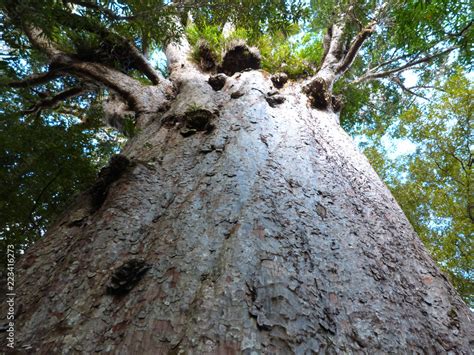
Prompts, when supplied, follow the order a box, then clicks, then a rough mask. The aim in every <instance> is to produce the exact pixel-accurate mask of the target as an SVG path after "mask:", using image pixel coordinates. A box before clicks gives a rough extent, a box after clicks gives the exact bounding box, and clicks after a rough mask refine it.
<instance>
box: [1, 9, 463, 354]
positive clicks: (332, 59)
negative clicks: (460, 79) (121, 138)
mask: <svg viewBox="0 0 474 355" xmlns="http://www.w3.org/2000/svg"><path fill="white" fill-rule="evenodd" d="M419 4H420V5H419ZM235 5H237V4H236V3H235V2H227V1H216V2H208V3H205V4H203V3H200V2H194V1H175V2H172V3H168V2H161V1H151V2H143V1H114V2H105V1H104V2H102V1H90V2H89V1H87V2H85V1H53V0H51V1H45V2H42V3H40V4H38V3H37V2H34V1H9V0H4V1H2V2H1V9H2V15H3V20H4V21H3V23H2V26H3V28H2V36H3V39H4V42H5V47H6V48H7V49H9V50H11V51H12V53H11V57H10V58H6V60H5V64H4V65H3V66H4V67H5V68H6V72H7V74H8V75H7V77H6V78H4V80H3V83H4V84H5V86H6V87H8V88H10V89H12V90H20V91H12V95H13V97H16V96H18V95H19V96H20V97H27V95H30V94H31V92H33V93H36V94H37V97H38V101H37V102H35V103H32V104H31V105H29V106H27V107H25V108H24V114H35V115H36V116H32V117H33V118H32V119H33V121H34V120H37V121H39V120H40V119H41V117H42V116H41V115H42V113H43V112H46V110H51V109H53V110H58V109H60V110H61V109H62V110H63V112H67V114H69V115H72V116H77V117H78V118H79V119H80V121H81V122H82V124H84V125H87V124H90V121H89V120H88V119H87V115H86V117H82V116H83V115H84V112H85V111H86V109H84V110H83V109H82V108H84V107H85V106H89V107H90V109H92V110H93V112H96V114H92V116H93V117H95V118H101V119H102V120H103V122H104V123H107V124H109V125H111V126H113V127H116V128H117V129H119V130H120V131H122V133H124V134H125V135H127V136H128V137H130V139H129V141H128V143H127V145H126V146H125V147H124V148H123V151H122V154H121V155H117V156H114V157H113V158H112V159H111V161H110V163H109V165H108V166H107V167H106V168H104V169H102V170H101V172H100V174H99V177H98V179H97V180H96V182H95V183H94V184H93V185H92V186H91V187H90V188H89V189H88V190H87V191H86V192H84V193H83V194H81V195H80V196H78V198H77V199H76V201H75V203H74V204H72V205H71V206H70V207H69V208H67V209H66V211H65V212H64V214H63V215H62V216H60V218H58V220H57V222H56V223H55V224H54V226H52V227H51V228H50V229H49V233H48V236H46V237H45V238H43V239H41V240H40V241H38V242H37V243H36V244H35V245H34V246H33V247H32V248H30V249H29V250H28V252H27V253H26V255H25V256H24V257H22V258H21V260H20V262H19V264H18V270H19V276H18V280H19V282H18V284H19V285H18V293H17V294H18V298H21V302H22V305H23V308H22V309H19V310H18V311H17V319H18V326H19V327H21V332H20V333H19V334H18V342H19V343H20V344H21V346H22V347H23V348H24V349H26V350H27V351H29V350H32V351H40V352H45V353H46V352H57V351H65V352H68V351H73V350H74V351H79V352H92V351H96V352H102V351H116V352H120V351H128V352H143V351H149V352H150V353H151V352H153V353H156V352H158V353H160V352H169V351H184V350H190V351H195V352H199V353H202V352H224V351H226V352H232V351H247V350H248V351H263V352H265V351H268V352H276V351H283V352H292V351H293V352H305V351H309V350H313V351H318V350H319V351H321V352H324V351H336V352H337V351H363V350H362V349H364V348H368V349H377V350H380V351H386V352H400V351H402V350H403V351H407V350H409V351H420V349H423V350H424V351H431V352H443V351H444V352H447V351H450V350H453V349H455V350H456V351H459V352H461V353H462V352H465V353H467V351H468V347H469V341H470V339H471V338H472V330H471V329H472V327H470V323H471V320H470V317H471V315H470V313H469V310H468V308H467V306H466V305H465V304H464V303H462V301H461V300H460V299H459V298H458V296H457V295H456V294H455V292H454V291H453V289H452V287H451V285H450V284H449V283H448V282H447V280H446V279H445V278H444V276H443V275H442V274H441V273H440V272H439V271H438V270H437V269H436V267H435V266H434V264H433V263H432V261H431V259H430V258H429V257H428V255H427V254H426V253H425V251H424V249H423V248H422V246H421V244H420V242H419V240H418V239H417V237H416V235H415V234H414V233H413V231H412V230H411V227H410V226H409V224H408V222H407V221H406V219H405V217H404V215H403V213H402V212H401V210H400V209H399V208H398V206H397V204H396V203H395V201H394V200H393V198H392V197H391V195H390V193H388V191H387V190H386V188H385V187H384V186H383V184H382V183H381V182H380V181H379V180H378V178H377V176H376V174H375V173H374V172H373V170H372V169H371V168H370V166H369V165H368V163H367V162H366V160H365V159H364V158H363V157H362V156H361V155H360V154H359V153H358V152H357V151H356V150H355V149H353V147H352V145H351V143H350V140H349V139H348V137H347V136H346V135H345V134H344V132H343V131H342V130H341V129H340V128H339V126H338V125H337V124H336V122H339V121H341V122H342V124H343V126H344V127H346V128H348V129H350V128H357V125H358V124H360V123H361V122H360V119H359V120H356V119H354V117H357V116H360V115H358V114H356V113H357V112H360V110H364V111H366V112H368V114H367V115H365V116H362V117H364V118H366V119H367V120H368V121H367V122H364V123H365V124H368V125H372V126H373V128H374V130H375V129H377V130H378V131H379V132H380V131H381V130H382V129H383V128H384V127H387V126H389V125H390V123H391V122H390V121H387V122H384V119H383V117H384V116H385V117H387V114H385V115H380V114H379V112H376V111H374V110H370V109H367V107H368V106H369V105H370V103H371V102H374V100H375V99H378V100H380V101H381V102H384V101H386V100H387V97H390V98H394V99H395V100H394V102H393V103H392V104H391V105H385V104H384V106H385V107H384V108H388V109H390V110H399V109H400V103H401V102H402V101H401V100H402V99H403V97H402V96H401V95H402V93H401V92H400V90H401V91H402V92H406V93H410V94H417V93H416V92H415V89H416V88H407V87H406V86H405V84H404V82H403V77H402V76H400V75H401V73H402V72H403V71H404V70H407V69H411V70H415V71H419V73H420V74H419V77H420V80H421V84H424V83H425V81H428V80H429V79H430V74H426V73H429V71H427V69H434V68H439V67H443V66H444V65H446V64H447V63H448V62H446V58H448V57H449V56H454V57H456V58H457V60H458V61H459V62H460V63H463V62H467V61H468V60H469V51H468V50H469V48H468V46H467V43H469V42H468V41H469V36H470V35H471V23H470V22H469V21H470V20H469V19H470V17H469V16H468V15H469V10H470V9H469V7H468V4H464V3H461V2H450V1H439V2H430V3H423V2H422V3H410V2H408V3H407V2H403V3H401V2H397V1H386V2H379V1H369V2H362V1H361V2H345V1H341V2H339V1H338V2H329V3H326V2H325V3H320V2H313V3H312V6H311V8H305V6H304V4H303V3H301V2H299V1H291V2H285V1H261V2H254V1H249V2H246V1H242V2H240V3H239V4H238V5H239V6H235ZM38 13H40V14H42V15H44V16H37V14H38ZM249 14H252V16H249ZM407 15H410V16H409V18H410V19H411V20H412V21H410V22H407V21H408V17H407ZM188 18H192V19H194V25H192V26H191V28H188V30H187V35H188V38H189V40H190V42H191V44H192V45H193V46H194V48H193V49H192V50H191V48H190V47H189V43H188V40H187V39H186V37H185V36H184V28H185V27H184V25H185V23H186V21H187V19H188ZM305 19H308V20H310V22H309V23H308V22H306V23H305V24H304V26H306V27H303V29H304V30H305V31H307V32H309V36H305V37H298V29H297V25H298V24H300V25H301V23H299V22H298V21H304V20H305ZM232 28H234V29H235V30H234V31H232ZM242 28H245V31H243V30H242ZM226 29H230V31H226ZM221 33H222V34H221ZM295 36H296V37H295ZM269 38H272V39H277V40H278V41H277V42H278V43H279V44H280V45H279V46H277V48H270V47H269V46H268V43H269ZM252 45H254V46H260V47H261V48H262V53H261V54H259V53H258V50H257V49H256V48H253V47H251V46H252ZM265 46H266V47H265ZM160 49H162V50H164V53H165V54H166V57H167V61H168V67H167V73H163V72H161V70H159V69H157V68H156V67H154V66H153V65H152V64H150V62H149V60H148V59H149V55H150V53H151V52H152V51H154V50H155V51H156V50H160ZM281 53H284V54H281ZM272 56H275V57H276V58H277V59H278V60H276V61H274V60H272ZM285 57H287V58H288V59H289V62H290V63H287V62H286V61H287V60H288V59H283V58H285ZM192 58H194V60H195V61H196V62H192V61H191V59H192ZM21 63H25V64H26V68H27V69H28V70H30V71H32V73H29V74H28V75H26V73H24V72H21V71H20V70H19V69H20V65H19V64H21ZM262 63H263V65H264V68H266V69H268V70H273V71H280V72H286V73H284V74H282V73H279V74H278V75H275V76H272V77H269V76H268V75H267V73H265V72H261V71H256V70H255V69H259V68H260V66H261V65H262ZM294 64H297V65H294ZM289 68H290V69H289ZM247 69H251V70H250V71H248V72H247V71H246V70H247ZM218 72H219V73H220V74H219V75H212V74H215V73H218ZM222 73H224V74H225V75H224V74H222ZM275 74H276V73H275ZM288 76H289V77H290V78H292V79H294V80H293V81H291V82H290V83H288V84H286V85H285V83H286V80H287V78H288ZM376 80H377V82H376ZM379 80H382V81H381V82H378V81H379ZM359 87H362V89H359ZM277 89H280V91H278V90H277ZM21 90H26V91H25V93H24V94H22V91H21ZM29 90H31V92H30V91H29ZM9 92H10V91H9ZM302 92H304V94H305V95H307V97H308V98H309V101H308V100H307V99H306V96H304V95H303V94H302ZM344 97H345V98H346V99H345V100H344ZM347 100H348V102H346V103H345V104H344V101H347ZM88 102H89V103H90V104H89V105H87V103H88ZM63 103H64V104H63ZM74 103H75V104H76V105H75V106H74ZM78 103H79V105H82V106H79V110H78V106H77V105H78ZM386 106H388V107H386ZM64 110H65V111H64ZM341 110H343V111H342V113H341ZM53 117H54V116H53ZM39 122H41V121H39ZM315 221H316V222H315ZM349 272H350V273H352V274H351V275H349ZM33 275H42V276H41V277H40V278H39V279H37V280H34V282H33V281H32V280H33ZM388 280H389V281H390V282H388ZM32 289H35V290H39V292H32ZM171 304H172V306H170V305H171ZM143 329H148V330H146V331H143ZM150 329H154V330H156V331H150ZM156 334H160V335H159V336H158V337H156V336H155V335H156ZM137 339H140V340H141V341H138V342H137V341H136V340H137ZM132 340H135V341H132Z"/></svg>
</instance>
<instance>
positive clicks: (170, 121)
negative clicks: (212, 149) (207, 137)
mask: <svg viewBox="0 0 474 355" xmlns="http://www.w3.org/2000/svg"><path fill="white" fill-rule="evenodd" d="M217 115H218V112H216V111H214V112H213V111H211V110H209V109H207V108H201V107H190V108H189V109H188V110H187V111H186V112H185V113H184V114H180V115H177V114H174V115H169V116H166V117H164V119H163V126H165V127H168V128H172V127H176V128H178V129H179V130H180V131H179V132H180V133H181V135H182V136H183V137H189V136H192V135H193V134H195V133H197V132H208V133H209V132H211V131H212V130H213V129H214V124H213V123H212V121H213V120H214V119H215V118H216V116H217Z"/></svg>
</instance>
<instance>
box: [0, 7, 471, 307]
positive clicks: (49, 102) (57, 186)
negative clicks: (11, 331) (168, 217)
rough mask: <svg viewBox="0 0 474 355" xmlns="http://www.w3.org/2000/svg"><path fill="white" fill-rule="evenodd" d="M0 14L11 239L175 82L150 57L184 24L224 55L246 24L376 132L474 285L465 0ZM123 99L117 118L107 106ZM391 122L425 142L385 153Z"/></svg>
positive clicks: (59, 201) (275, 57)
mask: <svg viewBox="0 0 474 355" xmlns="http://www.w3.org/2000/svg"><path fill="white" fill-rule="evenodd" d="M0 18H1V23H0V26H1V27H0V34H1V42H0V48H1V51H2V53H1V63H0V71H1V80H0V85H1V88H0V90H1V96H2V103H1V106H0V112H1V114H2V118H1V122H0V123H1V125H0V127H1V129H0V136H1V137H0V138H1V139H0V144H1V145H2V150H1V154H2V155H1V159H0V161H1V163H2V167H1V171H0V174H1V176H2V181H4V184H3V186H2V205H1V214H2V222H3V223H2V227H1V228H2V229H1V230H0V238H1V239H2V241H4V242H8V243H15V244H18V245H21V246H22V247H23V248H26V247H28V246H29V245H31V243H32V242H33V241H34V240H35V239H36V238H38V237H40V236H41V235H43V234H44V231H45V230H46V229H47V226H48V223H49V222H50V221H51V220H52V219H53V218H54V216H55V215H57V214H58V212H59V211H61V209H62V208H64V206H65V204H66V203H67V202H68V201H69V199H70V196H71V195H73V194H74V193H76V192H78V191H80V190H82V189H84V188H85V187H87V186H90V184H91V182H92V181H93V179H94V176H95V173H96V171H97V169H98V168H100V167H101V166H102V165H103V164H104V162H105V161H106V160H107V158H108V157H109V156H110V154H112V153H113V152H117V151H118V150H119V149H120V144H121V142H123V141H124V140H125V136H128V137H130V136H133V134H134V133H135V132H136V127H135V124H136V123H137V120H138V118H139V116H140V114H141V113H142V111H143V106H141V103H140V102H138V101H137V100H136V98H135V97H134V94H135V92H137V91H146V90H149V89H150V88H151V89H150V90H152V89H153V90H155V88H159V90H162V92H163V93H164V94H163V95H164V96H166V95H168V94H169V93H168V91H167V90H168V89H169V88H168V89H167V88H166V87H165V86H163V85H164V84H165V83H166V82H167V78H166V77H167V72H166V67H164V66H160V65H159V64H158V63H156V62H154V61H153V58H156V56H157V55H158V54H159V53H162V52H163V50H164V49H165V48H166V46H167V44H169V43H171V42H173V41H176V40H178V39H179V38H181V37H182V36H184V35H185V36H186V37H187V39H188V40H189V42H190V43H191V45H192V46H193V56H194V59H196V60H197V61H198V60H199V56H200V55H202V53H200V51H201V50H202V48H207V50H208V51H209V53H210V54H209V55H211V56H212V57H213V58H214V60H215V61H216V62H217V63H219V62H220V61H221V60H222V54H223V53H224V51H225V49H226V48H227V47H228V46H229V44H230V42H231V41H232V40H236V39H239V40H243V41H245V42H246V43H247V44H248V45H249V46H255V47H257V48H258V49H259V50H260V53H261V57H262V58H261V63H262V68H263V69H264V70H267V71H269V72H271V73H277V72H285V73H286V74H287V75H288V76H289V77H290V79H292V80H297V81H302V82H305V83H307V86H306V87H307V94H308V95H309V96H310V98H311V100H312V103H313V105H314V106H315V108H319V109H332V110H334V111H340V112H339V116H340V121H341V125H342V126H343V127H344V128H345V129H346V130H347V131H348V132H350V133H352V134H363V135H367V136H368V137H369V138H370V140H371V142H372V143H373V146H372V148H371V150H367V154H368V155H369V157H370V158H371V159H372V162H373V163H374V165H375V166H376V168H378V170H379V172H380V173H381V174H382V175H384V176H385V178H386V181H387V182H388V183H389V185H390V186H391V187H392V190H393V192H394V194H395V195H396V196H397V198H398V200H399V202H400V204H401V205H402V207H403V208H404V210H405V213H406V214H407V215H408V217H409V218H410V220H411V222H412V224H413V225H414V227H415V229H417V231H418V233H419V234H420V236H421V237H422V239H423V240H424V241H425V242H426V243H427V245H428V246H429V247H430V249H431V250H432V252H433V253H434V255H435V257H436V258H437V259H438V261H439V262H440V264H441V266H442V267H443V268H444V269H446V270H449V271H450V272H451V274H452V275H453V277H454V278H455V283H457V285H458V289H459V290H460V291H461V293H463V294H464V295H465V296H466V295H468V294H469V293H470V294H471V295H472V283H470V281H469V279H470V278H472V259H470V258H469V253H471V254H472V252H471V250H472V240H471V239H470V238H471V237H472V225H473V222H472V213H474V212H473V211H472V203H473V202H472V201H471V200H472V175H470V172H471V170H470V169H471V167H472V140H470V139H472V135H471V133H469V132H470V131H469V130H470V129H471V128H470V126H469V125H470V124H471V121H470V117H471V111H470V110H471V109H472V107H471V105H470V101H472V100H470V98H471V97H472V89H469V85H470V84H469V79H468V76H466V75H464V74H463V73H462V71H461V70H460V69H459V68H460V67H461V68H464V70H465V71H469V70H470V69H471V66H472V61H471V46H470V44H472V20H471V18H472V5H471V4H470V3H469V2H467V1H454V0H432V1H424V0H423V1H399V0H385V1H382V0H374V1H373V0H371V1H351V0H331V1H320V0H312V1H310V2H308V1H301V0H287V1H285V0H261V1H253V0H240V1H235V0H215V1H197V0H196V1H193V0H181V1H158V0H148V1H142V0H114V1H110V0H87V1H81V0H44V1H36V0H0ZM226 28H227V29H228V28H230V31H227V33H226V31H225V29H226ZM202 46H204V47H202ZM216 67H217V66H216ZM407 71H408V72H410V76H411V78H415V81H414V82H413V80H411V82H410V80H408V79H407V78H408V77H407V76H406V74H405V73H406V72H407ZM441 87H442V89H443V91H441V94H439V93H437V92H436V90H437V88H441ZM153 90H152V91H150V92H155V91H153ZM157 90H158V89H157ZM321 93H323V94H321ZM423 98H424V99H423ZM116 100H118V101H120V102H122V103H123V105H124V107H126V109H124V112H125V113H126V116H124V117H125V118H124V117H122V119H121V121H120V123H119V124H117V123H116V122H115V124H114V122H112V121H114V119H111V118H110V117H111V116H110V115H108V114H107V112H106V111H107V107H108V106H107V102H109V103H110V102H116ZM420 100H421V101H420ZM426 102H429V103H428V104H426ZM433 102H436V104H434V103H433ZM446 117H448V119H446ZM111 125H112V126H114V127H115V128H119V129H120V132H117V131H114V130H113V129H111V128H110V126H111ZM394 127H395V128H394ZM390 130H392V131H393V130H394V131H396V137H404V138H406V139H410V140H412V141H414V142H415V143H416V144H417V145H418V150H417V152H416V153H414V154H412V155H410V156H409V157H406V158H404V160H400V161H397V162H392V161H390V159H389V158H388V157H387V155H386V154H384V152H383V147H382V145H381V144H380V138H381V137H382V136H383V135H384V134H386V133H387V132H389V131H390ZM404 167H408V169H402V168H404ZM466 297H467V296H466ZM471 302H472V298H471Z"/></svg>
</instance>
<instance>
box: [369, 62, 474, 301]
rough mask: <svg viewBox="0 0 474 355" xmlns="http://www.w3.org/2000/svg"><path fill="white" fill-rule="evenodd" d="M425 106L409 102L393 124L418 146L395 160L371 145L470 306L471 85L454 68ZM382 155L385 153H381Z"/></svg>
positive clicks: (393, 131)
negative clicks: (412, 151) (398, 119)
mask: <svg viewBox="0 0 474 355" xmlns="http://www.w3.org/2000/svg"><path fill="white" fill-rule="evenodd" d="M439 89H440V91H438V92H437V93H436V94H435V95H434V97H432V98H431V99H430V102H429V104H427V105H426V104H425V105H412V107H410V108H409V109H407V110H406V111H404V112H403V114H402V115H401V116H400V121H399V122H396V124H394V126H393V127H391V130H389V132H391V135H392V136H393V137H394V138H397V139H401V138H405V139H409V140H410V141H411V142H413V143H415V144H416V147H417V150H416V151H415V152H414V153H412V154H409V155H407V156H402V157H397V158H396V159H395V160H393V159H392V160H390V159H388V158H385V157H382V159H377V156H379V157H380V152H378V151H377V150H374V148H373V147H372V148H369V150H368V151H367V153H368V157H369V159H370V160H371V161H372V164H373V166H374V167H375V169H376V170H377V171H378V172H379V173H380V174H381V175H382V176H384V180H385V181H387V183H388V185H389V186H390V188H391V190H392V192H393V194H394V195H395V197H396V199H397V201H398V203H400V205H401V206H402V208H403V210H404V211H405V214H406V215H407V217H408V219H409V220H410V223H411V224H412V225H413V227H414V228H415V230H416V231H417V233H418V235H419V236H420V237H421V238H422V240H423V241H424V243H425V245H427V247H428V248H429V249H430V251H431V253H432V255H433V256H434V257H435V259H436V260H437V261H438V263H439V265H440V266H441V267H442V268H443V269H444V270H446V271H448V272H449V274H450V276H451V280H452V282H453V283H454V284H455V285H456V286H457V289H458V290H459V292H460V293H461V295H463V296H464V297H465V299H466V302H468V303H470V304H471V305H472V304H473V299H472V297H473V294H474V289H473V281H472V280H473V275H472V272H473V270H474V267H473V259H472V256H471V255H472V247H473V241H472V237H473V236H472V228H473V219H472V211H471V210H472V203H473V202H472V199H473V196H474V195H473V193H472V181H473V180H472V179H473V177H472V164H473V157H472V154H473V153H472V149H473V141H472V139H473V137H472V112H473V107H472V101H473V100H472V99H473V91H472V84H471V83H470V82H469V80H468V79H467V78H466V76H465V75H464V74H463V72H462V71H460V70H457V71H455V72H454V73H453V74H452V75H451V76H450V77H449V79H448V80H447V81H446V83H444V85H440V86H439ZM382 154H383V153H382Z"/></svg>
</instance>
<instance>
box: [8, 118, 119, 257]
mask: <svg viewBox="0 0 474 355" xmlns="http://www.w3.org/2000/svg"><path fill="white" fill-rule="evenodd" d="M51 119H52V117H50V116H47V115H44V116H43V117H38V118H35V119H33V120H24V119H19V117H18V115H5V116H3V118H2V119H1V120H0V152H1V153H0V154H1V155H0V179H1V181H2V185H1V186H0V196H1V197H0V215H1V216H2V225H1V227H0V239H1V240H2V241H3V242H5V243H9V244H15V245H16V246H17V248H18V249H19V248H21V249H23V250H24V249H25V248H27V247H28V246H29V245H31V243H33V242H34V241H35V240H37V239H38V238H39V237H40V236H41V235H43V234H44V232H45V231H46V229H47V227H48V226H49V223H50V222H51V221H52V220H53V219H54V217H55V216H57V215H58V213H60V212H62V211H63V210H64V209H65V207H66V205H67V203H69V202H70V201H71V197H72V196H73V195H75V194H76V193H78V192H79V191H82V190H84V189H85V188H86V187H88V186H90V185H91V184H92V182H93V181H94V180H95V177H96V173H97V169H98V168H99V167H100V166H102V165H104V163H105V161H106V160H107V159H108V157H109V155H110V154H111V153H112V152H113V151H114V150H116V149H117V146H116V144H115V143H114V142H113V141H107V140H103V139H98V137H97V131H96V130H87V129H83V127H81V126H79V125H70V122H68V121H66V120H56V119H55V120H54V123H52V122H51V121H50V120H51Z"/></svg>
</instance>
